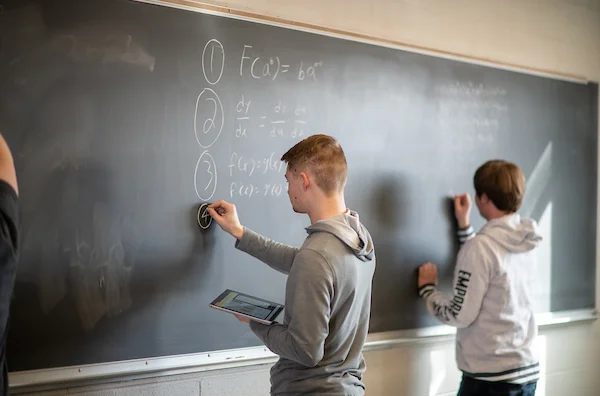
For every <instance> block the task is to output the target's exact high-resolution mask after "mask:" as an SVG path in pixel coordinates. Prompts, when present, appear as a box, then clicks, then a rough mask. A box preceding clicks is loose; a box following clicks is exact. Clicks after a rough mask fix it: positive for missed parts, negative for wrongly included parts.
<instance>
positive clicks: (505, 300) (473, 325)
mask: <svg viewBox="0 0 600 396" xmlns="http://www.w3.org/2000/svg"><path fill="white" fill-rule="evenodd" d="M536 227H537V224H536V223H535V221H534V220H531V219H521V218H520V216H519V215H518V214H512V215H507V216H504V217H502V218H499V219H494V220H491V221H489V222H488V223H487V224H485V225H484V226H483V228H482V229H481V231H480V232H479V233H478V234H477V235H475V233H474V232H473V229H472V228H471V227H469V228H468V229H466V230H464V229H463V230H459V239H460V240H461V243H462V242H464V245H463V246H462V248H461V249H460V251H459V253H458V258H457V263H456V269H455V272H454V290H453V292H454V295H453V296H452V297H451V298H449V297H447V296H444V295H443V294H442V293H440V292H439V291H438V290H436V288H435V285H425V286H423V287H422V288H421V289H420V290H419V294H420V295H421V297H423V298H424V299H425V302H426V304H427V309H428V310H429V312H430V313H431V314H432V315H434V316H435V317H436V318H438V319H439V320H440V321H442V322H444V323H446V324H449V325H451V326H456V327H458V330H457V339H456V360H457V363H458V368H459V369H460V370H461V371H463V373H464V375H466V376H469V377H473V378H476V379H480V380H485V381H494V382H509V383H516V384H526V383H529V382H533V381H536V380H537V379H538V378H539V363H538V359H537V357H536V356H535V354H534V352H533V350H532V343H533V340H534V338H535V337H536V335H537V325H536V322H535V317H534V312H533V308H532V302H531V296H530V290H531V284H530V283H529V281H530V278H531V276H530V274H531V273H532V270H533V268H534V265H535V259H536V258H535V252H534V249H535V248H536V247H537V246H539V244H540V242H541V240H542V237H541V236H540V235H539V234H538V233H537V232H536Z"/></svg>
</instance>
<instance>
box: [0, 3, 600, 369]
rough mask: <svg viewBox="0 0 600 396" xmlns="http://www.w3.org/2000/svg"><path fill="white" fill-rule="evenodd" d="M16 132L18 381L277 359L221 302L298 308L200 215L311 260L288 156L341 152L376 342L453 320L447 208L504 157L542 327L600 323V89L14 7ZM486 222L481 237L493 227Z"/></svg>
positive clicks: (10, 127)
mask: <svg viewBox="0 0 600 396" xmlns="http://www.w3.org/2000/svg"><path fill="white" fill-rule="evenodd" d="M0 4H2V6H3V12H2V14H0V18H1V19H0V35H1V36H0V38H1V41H0V42H1V47H0V128H1V130H2V133H3V134H4V135H5V136H6V138H7V140H8V141H9V144H10V146H11V147H12V149H13V152H14V156H15V161H16V167H17V172H18V178H19V183H20V195H21V209H20V210H21V227H22V228H21V237H22V240H21V241H22V242H21V256H20V269H19V274H18V277H17V281H16V289H15V295H14V301H13V305H12V319H11V324H10V334H9V338H8V342H9V347H8V352H9V356H8V358H9V365H10V370H11V371H21V370H30V369H41V368H50V367H60V366H67V365H79V364H89V363H99V362H112V361H119V360H125V359H135V358H146V357H156V356H167V355H168V356H171V355H178V354H187V353H195V352H205V351H214V350H224V349H233V348H243V347H250V346H257V345H260V343H259V341H258V339H257V338H256V337H255V336H254V335H253V334H252V333H251V332H250V331H249V329H248V327H247V326H243V325H240V324H239V323H238V322H237V321H236V320H235V319H234V318H233V317H231V316H230V315H226V314H223V313H222V312H218V311H215V310H212V309H210V308H209V307H208V303H209V302H210V301H211V300H212V299H213V298H215V297H216V296H217V295H218V294H219V293H221V292H222V291H223V290H224V289H225V288H231V289H236V290H240V291H243V292H246V293H249V294H255V295H259V296H262V297H264V298H266V299H270V300H273V301H277V302H283V301H284V289H285V280H286V278H285V276H283V275H281V274H279V273H278V272H276V271H273V270H271V269H269V268H268V267H266V266H265V265H262V264H261V263H259V262H257V261H256V260H254V259H252V258H250V257H249V256H247V255H244V254H243V253H240V252H238V251H236V250H235V249H234V241H233V238H231V237H230V236H228V235H226V234H225V233H223V232H222V231H221V230H219V229H218V228H217V227H216V226H215V225H213V226H212V227H211V228H210V229H209V230H207V231H204V232H202V230H201V229H200V228H199V227H198V224H197V222H196V211H197V209H198V207H199V205H200V204H201V203H202V202H206V201H215V200H217V199H227V200H229V201H232V202H233V203H235V204H236V205H237V206H238V211H239V213H240V217H241V220H242V222H243V223H244V224H245V225H247V226H248V227H250V228H252V229H254V230H256V231H258V232H261V233H263V234H265V235H266V236H269V237H273V238H276V239H278V240H280V241H282V242H285V243H290V244H296V245H298V244H300V243H301V242H302V240H303V239H304V237H305V231H304V227H305V226H307V225H308V219H307V218H306V217H305V216H303V215H298V214H295V213H293V211H292V209H291V206H290V204H289V202H288V199H287V194H286V184H285V180H284V176H283V175H284V171H285V166H283V164H282V163H281V162H280V161H279V158H280V156H281V155H282V154H283V152H285V150H287V149H288V148H289V147H291V145H293V144H294V143H295V142H297V141H299V140H300V139H302V138H304V137H306V136H309V135H310V134H314V133H326V134H331V135H333V136H335V137H336V138H338V139H339V140H340V142H341V144H342V146H343V148H344V150H345V152H346V155H347V158H348V162H349V180H348V186H347V191H346V192H347V204H348V206H349V207H350V208H352V209H354V210H357V211H358V212H359V214H360V216H361V219H362V221H363V222H364V224H365V225H366V226H367V227H368V228H369V230H370V231H371V233H372V236H373V238H374V241H375V246H376V254H377V259H378V263H377V264H378V265H377V270H376V276H375V279H374V286H373V287H374V288H373V300H372V302H373V308H372V318H371V332H382V331H389V330H402V329H412V328H421V327H426V326H432V325H436V324H438V323H437V322H436V321H435V320H434V319H432V318H430V317H429V315H427V313H426V312H425V309H424V307H423V304H422V303H421V302H420V301H419V300H418V299H417V296H416V292H415V283H416V277H415V268H416V267H417V266H418V265H420V264H421V263H422V262H424V261H426V260H431V261H433V262H436V263H437V264H439V265H440V272H441V277H442V287H443V288H444V290H446V291H448V290H449V282H450V280H451V276H452V268H453V265H454V259H455V255H456V251H457V246H456V243H455V238H454V227H455V225H454V223H453V219H452V212H451V210H450V206H449V200H448V198H447V197H448V196H449V195H451V194H453V193H459V192H463V191H468V192H471V193H472V192H473V191H472V181H471V180H472V174H473V172H474V170H475V169H476V167H477V166H479V165H480V164H481V163H483V162H484V161H486V160H488V159H491V158H504V159H507V160H511V161H515V162H516V163H517V164H518V165H519V166H520V167H521V168H522V169H523V171H524V172H525V174H526V176H527V178H528V195H527V199H526V201H525V202H524V206H523V209H522V214H523V215H526V216H533V217H534V218H535V219H536V220H537V221H539V222H540V228H541V230H542V233H543V234H544V236H545V238H546V241H545V242H544V246H543V247H542V248H541V249H540V258H541V260H540V262H539V263H538V267H535V268H533V269H530V270H532V271H534V272H536V279H537V280H536V281H537V286H536V289H535V298H536V307H537V309H538V311H539V312H543V311H560V310H569V309H579V308H588V307H593V305H594V290H595V281H594V279H595V276H594V274H595V240H596V200H597V192H596V184H597V147H598V145H597V136H596V132H597V114H596V113H597V86H596V85H595V84H589V85H586V84H578V83H574V82H566V81H559V80H555V79H550V78H543V77H539V76H533V75H527V74H523V73H518V72H512V71H506V70H500V69H495V68H492V67H484V66H481V65H474V64H468V63H463V62H458V61H454V60H448V59H441V58H436V57H432V56H426V55H421V54H415V53H410V52H405V51H399V50H395V49H391V48H384V47H380V46H375V45H370V44H364V43H358V42H353V41H348V40H342V39H337V38H332V37H326V36H322V35H317V34H312V33H306V32H300V31H295V30H291V29H285V28H279V27H274V26H269V25H263V24H258V23H252V22H246V21H239V20H233V19H228V18H223V17H219V16H211V15H204V14H200V13H194V12H189V11H183V10H177V9H172V8H166V7H159V6H154V5H149V4H144V3H137V2H130V1H125V0H81V1H77V2H71V1H67V0H59V1H51V2H50V1H48V2H45V1H42V2H24V1H19V2H10V1H8V2H7V1H0ZM473 218H474V221H473V222H474V225H475V226H476V227H480V226H481V225H482V224H483V222H482V220H481V219H480V218H478V216H477V213H474V214H473Z"/></svg>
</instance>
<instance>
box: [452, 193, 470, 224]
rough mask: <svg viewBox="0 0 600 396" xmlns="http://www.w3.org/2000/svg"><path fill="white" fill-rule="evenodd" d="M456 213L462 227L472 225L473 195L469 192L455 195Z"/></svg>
mask: <svg viewBox="0 0 600 396" xmlns="http://www.w3.org/2000/svg"><path fill="white" fill-rule="evenodd" d="M454 215H455V216H456V220H457V221H458V226H459V227H460V228H467V227H469V225H471V222H470V220H469V218H470V217H471V197H470V196H469V194H466V193H465V194H460V195H455V196H454Z"/></svg>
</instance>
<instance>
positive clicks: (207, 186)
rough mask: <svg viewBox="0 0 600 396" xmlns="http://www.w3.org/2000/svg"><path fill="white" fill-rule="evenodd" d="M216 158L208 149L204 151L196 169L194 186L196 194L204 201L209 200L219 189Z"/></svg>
mask: <svg viewBox="0 0 600 396" xmlns="http://www.w3.org/2000/svg"><path fill="white" fill-rule="evenodd" d="M216 168H217V167H216V165H215V160H214V159H213V157H212V155H210V153H209V152H208V150H206V151H204V152H203V153H202V154H201V155H200V158H198V162H197V163H196V170H195V171H194V188H195V189H196V195H197V196H198V198H200V199H201V200H203V201H209V200H210V199H211V198H212V197H213V195H214V194H215V191H216V190H217V171H216V170H217V169H216Z"/></svg>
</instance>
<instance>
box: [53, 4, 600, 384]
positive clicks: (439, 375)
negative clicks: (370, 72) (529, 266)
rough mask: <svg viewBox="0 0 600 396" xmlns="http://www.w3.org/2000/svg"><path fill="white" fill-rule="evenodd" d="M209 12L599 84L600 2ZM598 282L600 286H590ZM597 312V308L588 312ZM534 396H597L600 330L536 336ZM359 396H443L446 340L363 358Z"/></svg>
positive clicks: (447, 371) (258, 377)
mask: <svg viewBox="0 0 600 396" xmlns="http://www.w3.org/2000/svg"><path fill="white" fill-rule="evenodd" d="M210 3H211V4H215V5H220V6H227V7H232V8H235V9H238V10H244V11H249V12H254V13H258V14H264V15H268V16H273V17H281V18H285V19H289V20H294V21H300V22H305V23H310V24H315V25H321V26H326V27H330V28H337V29H343V30H348V31H353V32H360V33H363V34H367V35H371V36H378V37H382V38H387V39H392V40H397V41H401V42H404V43H407V44H411V45H417V46H422V47H427V48H431V49H437V50H441V51H448V52H453V53H458V54H463V55H468V56H475V57H478V58H485V59H489V60H494V61H498V62H505V63H511V64H519V65H523V66H526V67H533V68H538V69H547V70H552V71H555V72H560V73H567V74H574V75H580V76H584V77H587V78H589V79H592V80H595V81H600V0H370V1H357V0H344V1H342V0H303V1H298V2H295V1H289V0H288V1H275V0H229V1H211V2H210ZM597 283H598V284H600V281H599V282H597ZM597 306H600V304H597ZM539 341H540V347H541V350H542V351H543V354H544V356H545V357H544V359H543V361H542V366H543V370H544V378H543V379H542V381H541V382H540V385H539V391H538V395H553V396H554V395H555V396H565V395H566V396H586V395H590V396H597V395H600V374H599V373H598V367H600V324H595V323H594V324H579V325H571V326H566V327H561V328H554V329H549V330H546V331H543V332H542V334H541V337H540V339H539ZM366 358H367V364H368V369H367V373H366V376H365V381H366V384H367V386H368V391H367V395H370V396H371V395H373V396H376V395H385V396H391V395H418V396H421V395H422V396H425V395H450V394H454V393H455V392H456V390H457V387H458V383H459V379H460V376H459V373H458V371H457V370H456V367H455V364H454V345H453V341H452V340H448V339H446V340H444V341H440V342H434V343H423V344H418V345H409V346H403V347H398V348H394V349H387V350H380V351H371V352H367V353H366ZM67 392H68V394H85V395H87V396H91V395H93V396H108V395H111V396H112V395H114V396H116V395H128V396H133V395H136V396H137V395H173V396H175V395H177V396H184V395H198V394H201V395H202V396H208V395H210V396H216V395H230V396H231V395H236V396H238V395H239V396H242V395H265V394H268V367H265V366H260V367H251V368H245V369H242V370H227V371H223V372H209V373H202V374H197V375H185V376H178V377H169V378H164V377H163V378H157V379H150V380H143V381H138V382H131V383H120V384H113V385H110V386H107V385H100V386H93V387H88V388H85V389H81V388H80V389H63V390H58V391H55V392H52V393H45V394H52V395H55V394H56V395H62V394H66V393H67Z"/></svg>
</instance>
